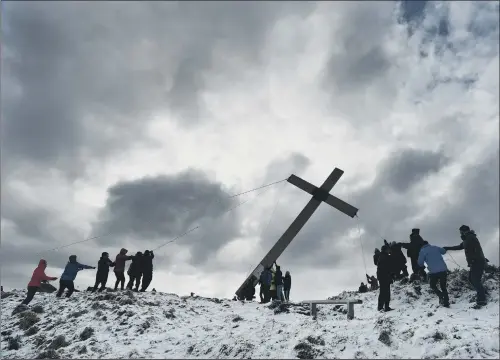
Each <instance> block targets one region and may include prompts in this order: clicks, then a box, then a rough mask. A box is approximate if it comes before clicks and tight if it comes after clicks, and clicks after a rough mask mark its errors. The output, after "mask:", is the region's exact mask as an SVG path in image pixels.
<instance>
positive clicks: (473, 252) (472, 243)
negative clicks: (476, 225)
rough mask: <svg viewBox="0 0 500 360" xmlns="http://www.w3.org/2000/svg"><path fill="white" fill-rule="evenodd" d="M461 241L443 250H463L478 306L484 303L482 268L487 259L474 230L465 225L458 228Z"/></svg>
mask: <svg viewBox="0 0 500 360" xmlns="http://www.w3.org/2000/svg"><path fill="white" fill-rule="evenodd" d="M458 230H459V231H460V238H461V239H462V243H461V244H460V245H456V246H445V247H443V249H445V250H464V252H465V259H466V260H467V266H468V267H469V268H470V269H469V281H470V283H471V284H472V286H474V289H476V293H477V297H476V303H477V305H478V306H483V305H486V292H485V290H484V287H483V284H482V281H481V279H482V277H483V273H484V268H485V267H486V263H487V262H488V259H486V258H485V257H484V253H483V249H482V247H481V244H480V243H479V240H478V238H477V235H476V233H475V232H474V230H471V229H470V228H469V227H468V226H467V225H462V226H460V228H459V229H458Z"/></svg>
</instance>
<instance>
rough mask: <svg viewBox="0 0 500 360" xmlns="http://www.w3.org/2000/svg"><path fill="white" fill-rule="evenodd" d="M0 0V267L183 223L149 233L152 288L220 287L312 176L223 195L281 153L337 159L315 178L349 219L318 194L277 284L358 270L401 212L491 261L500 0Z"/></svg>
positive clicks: (133, 239)
mask: <svg viewBox="0 0 500 360" xmlns="http://www.w3.org/2000/svg"><path fill="white" fill-rule="evenodd" d="M2 10H3V18H2V20H3V21H2V38H3V44H2V45H3V46H2V64H1V71H2V73H1V78H2V93H1V95H2V98H1V102H2V107H1V116H2V132H1V136H2V138H1V141H2V149H1V150H2V171H1V181H2V199H1V200H2V203H1V205H2V208H1V210H2V211H1V231H2V238H1V239H2V244H1V246H2V251H1V252H2V254H1V255H2V259H1V265H2V269H1V270H2V273H1V278H2V285H4V287H6V288H12V287H16V288H24V287H25V286H26V284H27V282H28V281H29V278H30V276H31V273H32V271H33V269H34V268H35V267H36V265H37V263H38V260H39V259H40V258H45V259H47V261H48V262H49V268H48V270H47V274H49V275H54V276H60V275H61V272H62V269H63V268H64V266H65V264H66V262H67V260H68V256H69V255H71V254H76V255H77V256H78V259H79V261H80V262H82V263H84V264H90V265H96V263H97V261H98V259H99V257H100V254H101V252H102V251H108V252H109V253H110V254H111V256H112V257H113V258H114V256H115V255H116V253H117V252H118V251H119V250H120V248H122V247H126V248H127V249H129V251H130V253H135V252H136V251H144V250H145V249H151V248H157V247H159V246H161V245H162V244H165V243H167V242H168V241H170V240H171V239H172V238H174V237H175V236H177V235H179V234H181V233H183V232H185V231H186V230H188V229H190V228H192V227H194V226H197V225H201V226H200V228H199V229H197V230H195V231H193V232H191V233H189V234H188V235H186V236H185V237H183V238H181V239H179V240H177V241H175V242H173V243H170V244H167V245H165V246H163V247H161V248H159V249H158V250H157V251H156V258H155V260H154V266H155V274H154V278H153V282H152V285H151V288H153V287H154V288H156V289H157V290H161V291H166V292H174V293H178V294H181V295H185V294H188V293H190V292H195V293H196V294H200V295H205V296H219V297H222V296H226V297H232V296H233V294H234V292H235V291H236V290H237V289H238V287H239V286H240V284H241V282H242V281H243V280H244V279H245V277H246V276H247V274H248V273H249V272H250V271H251V270H253V268H255V266H256V265H257V264H258V262H259V261H260V260H261V258H262V257H263V256H264V255H265V254H266V253H267V251H268V250H269V249H270V248H271V247H272V245H273V244H274V243H275V242H276V240H277V239H278V238H279V237H280V236H281V234H282V233H283V232H284V230H286V228H287V227H288V226H289V225H290V223H291V222H292V221H293V219H294V218H295V217H296V216H297V215H298V214H299V212H300V211H301V210H302V208H303V206H304V205H305V204H306V203H307V201H308V200H309V199H310V195H308V194H306V193H305V192H303V191H302V190H300V189H298V188H296V187H294V186H293V185H291V184H289V183H286V182H282V183H280V184H278V185H274V186H272V187H269V188H265V189H262V190H260V191H257V192H253V193H249V194H245V195H242V196H240V197H235V198H230V197H229V196H230V195H231V194H236V193H239V192H242V191H245V190H249V189H252V188H255V187H258V186H260V185H262V184H266V183H270V182H274V181H278V180H281V179H285V178H287V177H288V176H290V174H292V173H293V174H296V175H298V176H300V177H302V178H303V179H305V180H307V181H309V182H311V183H313V184H315V185H317V186H319V185H321V184H322V182H323V181H324V180H325V179H326V177H327V176H328V175H329V174H330V173H331V171H332V170H333V169H334V168H335V167H338V168H340V169H342V170H344V172H345V173H344V175H343V176H342V178H341V179H340V181H339V182H338V183H337V185H336V186H335V187H334V188H333V190H332V191H331V193H332V194H333V195H335V196H337V197H339V198H341V199H343V200H345V201H347V202H349V203H351V204H352V205H354V206H356V207H357V208H359V213H358V214H359V219H351V218H349V217H347V216H346V215H344V214H342V213H340V212H339V211H337V210H335V209H333V208H331V207H330V206H329V205H326V204H322V205H321V206H320V207H319V209H318V211H316V213H315V214H314V215H313V217H312V218H311V220H310V221H309V222H308V223H307V224H306V226H305V227H304V228H303V230H302V231H301V232H300V233H299V235H298V236H297V237H296V238H295V240H294V241H293V242H292V244H291V245H290V246H289V247H288V249H287V250H286V251H285V252H284V253H283V255H282V256H281V258H280V259H279V261H278V263H279V264H281V265H282V267H283V269H284V270H289V271H290V272H291V274H292V278H293V287H292V291H291V293H292V298H294V299H295V300H299V299H304V298H311V297H314V298H325V297H327V296H331V295H333V294H335V293H338V292H340V291H342V290H344V289H354V288H357V287H358V286H359V283H360V282H361V281H364V274H365V272H368V273H369V274H374V273H375V267H374V265H373V261H372V254H373V250H374V248H375V247H380V246H381V245H382V239H381V237H385V238H387V239H388V240H389V241H409V237H408V235H409V233H410V231H411V228H413V227H419V228H420V229H421V234H422V235H423V237H424V238H425V239H426V240H428V241H429V242H430V243H432V244H436V245H442V246H443V245H456V244H459V243H460V237H459V232H458V228H459V227H460V225H462V224H467V225H469V226H471V228H473V229H475V230H476V232H477V234H478V237H479V240H480V241H481V244H482V246H483V249H484V251H485V254H486V256H487V257H488V258H489V260H490V261H491V262H492V263H494V264H497V265H498V262H499V226H498V225H499V192H498V191H499V42H498V38H499V5H498V2H493V1H492V2H428V3H426V2H424V1H418V2H411V3H410V4H406V5H405V4H403V5H401V3H398V2H318V3H313V2H255V3H254V2H241V3H239V2H218V3H211V2H196V3H195V2H193V3H185V2H182V3H176V2H150V3H148V2H123V3H120V2H88V3H83V2H78V3H77V2H75V3H70V2H54V3H51V2H7V3H5V2H4V3H3V4H2ZM264 190H267V191H266V192H265V193H263V194H261V195H258V194H259V193H260V192H261V191H264ZM257 195H258V196H257ZM245 200H249V201H248V202H247V203H245V204H244V205H241V206H240V207H238V208H237V209H236V210H234V211H232V212H227V210H228V209H230V208H231V207H233V206H235V205H237V204H238V203H239V202H240V201H245ZM90 236H98V238H97V239H94V240H91V241H87V242H83V243H80V244H77V245H73V246H69V247H66V248H63V249H60V250H58V251H47V250H49V249H52V248H55V247H58V246H63V245H65V244H70V243H73V242H76V241H79V240H83V239H85V238H87V237H90ZM361 244H362V245H363V247H361ZM362 248H363V249H364V260H365V263H366V266H367V269H366V270H365V265H364V262H363V252H362V251H361V249H362ZM452 256H453V258H454V259H455V260H456V261H457V262H458V264H460V266H464V267H465V266H466V263H465V259H464V255H463V253H462V252H454V253H452ZM445 258H446V260H447V263H448V265H449V266H450V268H454V267H455V266H456V265H455V264H454V263H453V261H452V259H451V258H450V257H449V256H446V257H445ZM94 275H95V272H94V271H93V270H86V271H82V272H81V273H80V274H79V275H78V277H77V279H76V285H77V287H78V288H80V289H83V288H85V287H86V286H88V285H90V284H91V283H92V284H93V281H94ZM109 279H110V283H109V284H110V285H112V284H111V283H113V282H114V276H113V274H110V277H109Z"/></svg>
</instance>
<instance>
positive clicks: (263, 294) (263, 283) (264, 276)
mask: <svg viewBox="0 0 500 360" xmlns="http://www.w3.org/2000/svg"><path fill="white" fill-rule="evenodd" d="M272 279H273V274H272V272H271V268H270V267H268V268H265V269H264V270H263V271H262V273H261V274H260V279H259V283H260V301H261V303H262V304H265V303H267V302H269V300H270V298H271V294H270V289H271V281H272Z"/></svg>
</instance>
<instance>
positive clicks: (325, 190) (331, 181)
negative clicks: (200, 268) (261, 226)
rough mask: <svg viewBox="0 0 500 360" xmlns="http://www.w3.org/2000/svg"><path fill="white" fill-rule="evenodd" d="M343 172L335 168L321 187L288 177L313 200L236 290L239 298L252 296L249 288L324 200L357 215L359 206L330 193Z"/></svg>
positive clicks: (351, 214) (256, 281) (340, 209)
mask: <svg viewBox="0 0 500 360" xmlns="http://www.w3.org/2000/svg"><path fill="white" fill-rule="evenodd" d="M343 174H344V171H342V170H340V169H338V168H335V169H334V170H333V171H332V173H331V174H330V176H328V178H327V179H326V180H325V182H324V183H323V185H321V187H319V188H318V187H316V186H314V185H312V184H311V183H309V182H307V181H305V180H302V179H301V178H299V177H298V176H295V175H293V174H292V175H291V176H290V177H289V178H288V179H287V181H288V182H289V183H290V184H293V185H295V186H297V187H298V188H299V189H301V190H304V191H305V192H307V193H309V194H311V195H312V198H311V200H309V202H308V203H307V205H306V206H305V207H304V209H302V211H301V212H300V214H299V215H298V216H297V217H296V218H295V220H294V221H293V222H292V224H291V225H290V226H289V227H288V229H286V231H285V232H284V233H283V235H281V237H280V238H279V239H278V241H277V242H276V244H274V246H273V247H272V249H271V250H269V252H268V253H267V255H266V256H264V258H263V259H262V261H261V262H260V263H259V265H258V266H257V267H256V268H255V270H254V271H252V273H250V275H249V276H248V277H247V279H246V280H245V281H244V282H243V284H242V285H241V286H240V287H239V289H238V290H237V291H236V296H237V297H238V298H239V299H244V298H247V297H250V298H251V295H248V294H249V292H248V290H252V289H253V288H254V287H255V285H257V283H258V281H259V278H260V274H261V273H262V271H263V270H264V269H265V268H268V267H270V266H272V265H273V264H274V262H275V261H276V260H277V259H278V258H279V256H280V255H281V254H282V253H283V251H285V249H286V248H287V247H288V245H290V243H291V242H292V240H293V239H294V238H295V236H297V234H298V233H299V231H300V230H301V229H302V227H303V226H304V225H305V224H306V222H307V221H308V220H309V219H310V218H311V216H312V214H313V213H314V212H315V211H316V209H317V208H318V207H319V205H320V204H321V203H322V202H325V203H327V204H328V205H330V206H332V207H334V208H335V209H337V210H339V211H341V212H343V213H344V214H346V215H347V216H350V217H354V216H356V214H357V212H358V209H357V208H355V207H354V206H352V205H349V204H348V203H346V202H345V201H342V200H340V199H339V198H337V197H335V196H333V195H330V194H329V192H330V190H331V189H332V188H333V187H334V186H335V184H336V183H337V181H339V179H340V177H341V176H342V175H343ZM250 293H251V292H250ZM252 295H253V294H252Z"/></svg>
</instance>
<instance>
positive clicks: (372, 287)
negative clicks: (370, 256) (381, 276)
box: [366, 274, 378, 290]
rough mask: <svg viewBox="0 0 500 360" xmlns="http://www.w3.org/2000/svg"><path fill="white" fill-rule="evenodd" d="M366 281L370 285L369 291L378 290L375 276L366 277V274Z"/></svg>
mask: <svg viewBox="0 0 500 360" xmlns="http://www.w3.org/2000/svg"><path fill="white" fill-rule="evenodd" d="M366 281H368V284H370V290H378V280H377V278H376V277H375V276H368V274H366Z"/></svg>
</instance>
